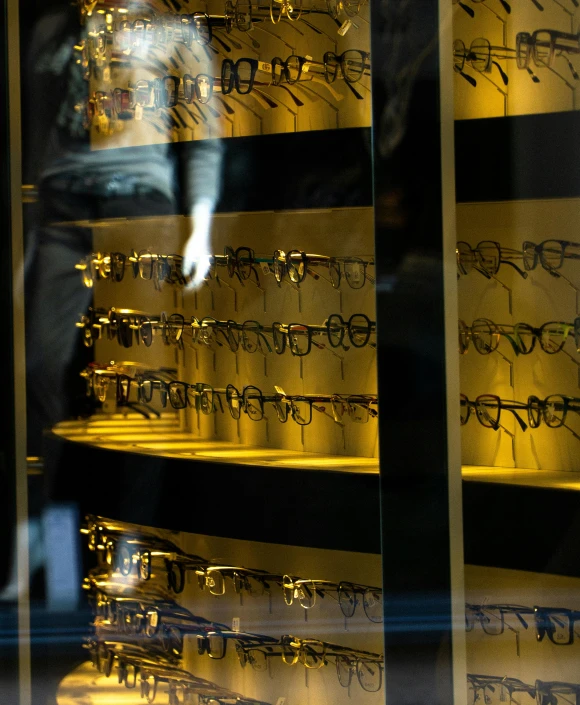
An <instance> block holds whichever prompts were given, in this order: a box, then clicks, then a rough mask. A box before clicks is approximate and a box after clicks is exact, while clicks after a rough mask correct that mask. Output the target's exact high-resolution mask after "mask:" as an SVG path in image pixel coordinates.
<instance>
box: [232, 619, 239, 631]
mask: <svg viewBox="0 0 580 705" xmlns="http://www.w3.org/2000/svg"><path fill="white" fill-rule="evenodd" d="M232 631H233V632H239V631H240V618H239V617H233V618H232Z"/></svg>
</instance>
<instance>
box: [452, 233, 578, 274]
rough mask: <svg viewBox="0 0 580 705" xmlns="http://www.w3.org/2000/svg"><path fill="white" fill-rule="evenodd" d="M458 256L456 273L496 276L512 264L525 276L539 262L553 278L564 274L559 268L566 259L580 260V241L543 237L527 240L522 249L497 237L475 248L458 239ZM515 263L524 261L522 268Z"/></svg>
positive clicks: (484, 241) (482, 242)
mask: <svg viewBox="0 0 580 705" xmlns="http://www.w3.org/2000/svg"><path fill="white" fill-rule="evenodd" d="M455 254H456V258H457V273H458V276H459V275H462V274H464V275H465V274H469V272H471V271H472V270H475V271H477V272H479V273H480V274H483V275H484V276H485V277H486V278H488V279H490V278H492V277H493V276H495V275H496V274H497V273H498V271H499V268H500V266H501V265H502V264H506V265H509V266H510V267H512V268H513V269H515V270H516V272H517V273H518V274H519V275H520V276H521V277H522V279H526V278H527V277H528V272H531V271H533V270H534V269H536V267H537V266H538V264H540V265H541V266H542V267H543V268H544V269H545V270H546V271H547V272H548V273H549V274H551V275H552V276H554V277H559V276H562V275H561V274H560V273H559V272H558V271H557V270H559V269H561V268H562V266H563V265H564V262H568V261H570V260H580V243H578V242H570V241H569V240H544V241H542V242H540V243H535V242H532V241H530V240H524V242H523V243H522V249H521V250H517V249H514V248H510V247H502V246H501V245H500V243H499V242H496V241H494V240H482V241H481V242H479V243H478V244H477V245H476V246H475V247H472V246H471V245H470V244H469V243H468V242H464V241H461V240H460V241H458V242H457V245H456V250H455ZM516 262H521V263H522V264H523V269H522V268H521V267H519V266H518V265H517V264H516Z"/></svg>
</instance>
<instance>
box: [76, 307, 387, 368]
mask: <svg viewBox="0 0 580 705" xmlns="http://www.w3.org/2000/svg"><path fill="white" fill-rule="evenodd" d="M76 326H77V327H78V328H81V329H82V331H83V341H84V343H85V345H86V347H92V346H93V345H94V342H95V341H96V340H99V339H102V338H103V337H104V336H106V338H107V339H108V340H117V342H118V343H119V345H121V346H122V347H124V348H130V347H132V346H133V342H136V344H137V345H140V344H143V345H145V346H146V347H150V346H151V344H152V343H153V339H154V337H155V336H158V337H161V339H162V341H163V343H164V344H165V345H174V346H177V347H179V348H180V349H181V348H183V340H184V334H186V335H187V336H188V337H189V338H190V341H189V342H190V344H191V345H192V346H194V345H196V344H199V345H201V346H202V347H207V348H211V349H215V347H216V346H217V347H225V348H227V349H229V350H231V352H233V353H237V352H238V351H239V350H240V349H241V350H244V351H245V352H247V353H255V352H259V353H261V354H262V355H264V356H266V355H268V353H271V352H272V348H273V349H274V351H275V352H276V353H277V354H278V355H283V354H284V352H285V351H286V350H289V351H290V353H291V354H292V355H294V356H297V357H304V356H306V355H308V354H310V352H311V351H312V349H313V348H315V349H317V350H328V351H329V352H331V353H332V354H336V353H335V352H334V350H335V349H337V348H340V349H341V350H343V351H347V350H349V349H350V347H351V346H352V347H354V348H364V347H365V346H367V345H368V346H369V347H371V348H373V349H375V348H376V343H375V342H374V341H372V340H371V336H375V335H376V322H375V321H371V320H370V318H369V317H368V316H367V315H366V314H364V313H353V314H352V315H351V316H350V317H349V318H347V319H346V320H345V319H344V318H343V317H342V316H341V315H340V314H339V313H333V314H331V315H330V316H329V317H328V318H327V319H326V320H325V321H324V322H323V323H322V324H321V325H311V324H306V323H281V322H280V321H274V322H273V323H272V324H271V325H269V326H268V325H263V324H262V323H260V322H259V321H255V320H247V321H243V322H241V323H240V322H237V321H234V320H231V319H229V320H225V321H219V320H217V319H215V318H213V317H211V316H206V317H205V318H202V319H198V318H197V317H196V316H191V319H190V321H189V322H188V323H186V322H185V318H184V316H183V315H182V314H181V313H172V314H171V315H169V316H168V315H167V314H166V313H165V312H161V314H160V315H158V316H154V315H147V314H145V313H140V312H138V311H134V310H132V309H116V308H111V309H108V310H106V309H99V308H92V307H91V308H89V310H88V312H87V314H83V315H82V316H81V318H80V321H78V322H77V323H76ZM321 338H322V339H323V340H325V341H326V344H325V343H323V342H321V340H320V339H321ZM269 341H271V342H272V345H271V344H270V342H269ZM327 345H328V346H330V347H327Z"/></svg>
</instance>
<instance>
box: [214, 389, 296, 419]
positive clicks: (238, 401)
mask: <svg viewBox="0 0 580 705" xmlns="http://www.w3.org/2000/svg"><path fill="white" fill-rule="evenodd" d="M225 397H226V402H227V405H228V409H229V411H230V414H231V416H232V418H233V419H236V420H237V419H239V418H240V416H241V412H242V411H243V412H244V413H245V414H247V415H248V417H249V418H250V419H251V420H252V421H262V419H264V418H266V417H265V414H264V404H265V403H266V402H271V403H273V404H274V405H275V406H278V405H281V403H282V400H283V395H281V394H275V395H271V396H264V395H263V394H262V392H261V391H260V389H258V387H255V386H253V385H247V386H245V387H244V388H243V390H242V392H241V393H240V392H239V391H238V389H236V387H234V385H233V384H228V385H227V387H226V389H225ZM280 413H282V414H283V413H284V411H283V410H282V411H281V412H279V418H280ZM286 414H287V412H286ZM284 420H285V419H284Z"/></svg>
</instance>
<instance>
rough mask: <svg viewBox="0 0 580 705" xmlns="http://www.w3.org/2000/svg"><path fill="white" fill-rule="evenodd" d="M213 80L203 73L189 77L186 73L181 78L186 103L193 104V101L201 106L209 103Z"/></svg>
mask: <svg viewBox="0 0 580 705" xmlns="http://www.w3.org/2000/svg"><path fill="white" fill-rule="evenodd" d="M213 87H214V79H213V77H212V76H209V75H208V74H205V73H198V74H197V76H195V77H194V76H190V74H188V73H186V74H185V75H184V76H183V97H184V99H185V102H186V103H193V101H194V100H197V101H199V102H200V103H202V104H205V103H209V101H210V100H211V98H212V95H213Z"/></svg>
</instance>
